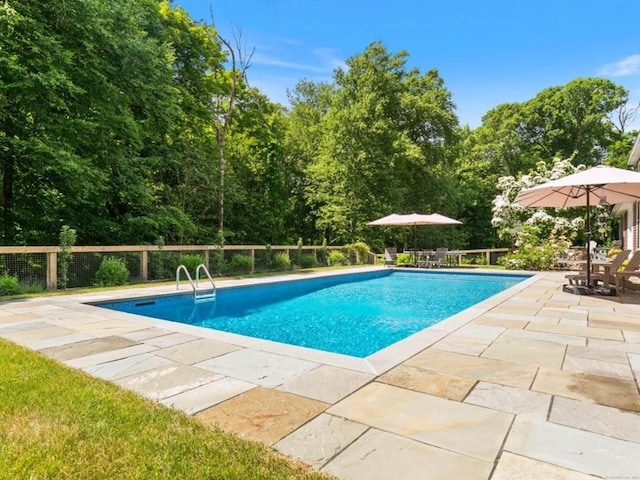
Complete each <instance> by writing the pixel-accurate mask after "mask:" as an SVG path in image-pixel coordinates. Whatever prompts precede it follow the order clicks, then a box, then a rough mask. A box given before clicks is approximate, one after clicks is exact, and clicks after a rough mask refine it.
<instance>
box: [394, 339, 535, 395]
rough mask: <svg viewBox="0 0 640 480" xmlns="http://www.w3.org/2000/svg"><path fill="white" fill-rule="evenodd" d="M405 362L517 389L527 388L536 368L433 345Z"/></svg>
mask: <svg viewBox="0 0 640 480" xmlns="http://www.w3.org/2000/svg"><path fill="white" fill-rule="evenodd" d="M405 365H410V366H414V367H418V368H423V369H426V370H432V371H435V372H441V373H446V374H449V375H456V376H459V377H465V378H471V379H475V380H485V381H487V382H494V383H501V384H503V385H510V386H512V387H518V388H529V387H530V385H531V383H532V382H533V379H534V377H535V375H536V371H537V367H536V366H534V365H520V364H517V363H513V362H505V361H502V360H493V359H491V358H482V357H475V356H472V355H463V354H460V353H451V352H445V351H441V350H437V349H435V348H428V349H426V350H424V351H422V352H421V353H419V354H418V355H416V356H415V357H413V358H410V359H409V360H407V361H406V362H405Z"/></svg>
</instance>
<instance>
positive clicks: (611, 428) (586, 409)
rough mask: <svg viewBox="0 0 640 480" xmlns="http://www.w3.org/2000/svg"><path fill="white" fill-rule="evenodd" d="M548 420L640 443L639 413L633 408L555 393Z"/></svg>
mask: <svg viewBox="0 0 640 480" xmlns="http://www.w3.org/2000/svg"><path fill="white" fill-rule="evenodd" d="M549 421H550V422H554V423H558V424H561V425H566V426H567V427H574V428H579V429H581V430H586V431H588V432H593V433H600V434H602V435H606V436H608V437H614V438H618V439H620V440H628V441H630V442H636V443H638V444H640V415H638V414H637V413H634V412H626V411H623V410H619V409H617V408H612V407H605V406H603V405H597V404H594V403H586V402H581V401H579V400H573V399H570V398H563V397H555V398H554V401H553V406H552V407H551V413H550V414H549Z"/></svg>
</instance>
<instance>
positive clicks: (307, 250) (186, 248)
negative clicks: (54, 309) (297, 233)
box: [0, 245, 508, 290]
mask: <svg viewBox="0 0 640 480" xmlns="http://www.w3.org/2000/svg"><path fill="white" fill-rule="evenodd" d="M342 248H343V247H342V246H327V247H326V251H327V253H328V252H330V251H334V250H338V251H339V250H341V249H342ZM69 250H70V251H71V253H72V255H73V257H72V260H71V262H70V264H69V266H68V279H67V283H66V285H59V277H58V273H59V267H60V263H59V257H58V254H59V253H60V252H61V248H60V247H57V246H31V247H26V246H11V247H8V246H0V275H2V274H4V273H8V274H9V275H13V276H16V277H18V280H19V281H20V283H22V284H26V285H34V286H35V287H38V286H39V287H40V288H41V289H42V288H46V289H48V290H57V289H58V287H59V286H61V287H69V288H73V287H87V286H91V285H93V284H94V278H95V274H96V272H97V271H98V268H99V267H100V264H101V262H102V260H103V259H104V258H105V257H108V256H112V257H117V258H120V259H121V260H123V261H124V262H125V264H126V266H127V269H128V270H129V272H130V278H129V280H130V281H135V282H149V281H156V280H169V279H171V278H173V277H174V276H175V270H176V268H177V266H178V265H179V261H180V257H181V256H182V255H199V256H201V258H202V263H204V264H205V265H206V266H207V268H208V269H209V270H210V271H211V272H212V273H220V271H219V270H217V268H220V265H224V264H225V263H226V264H230V263H231V262H232V260H233V256H234V255H237V254H245V255H248V256H249V257H250V258H251V266H250V271H251V272H253V271H257V270H268V269H269V268H270V267H269V265H270V261H271V257H270V256H269V254H271V255H275V254H277V253H279V252H283V253H287V254H288V255H290V256H291V254H292V252H296V253H298V252H299V253H301V254H302V255H313V259H314V260H315V262H316V263H320V262H319V258H318V252H320V251H321V250H323V247H321V246H303V247H302V248H299V247H298V246H296V245H272V246H265V245H225V246H224V247H220V246H218V245H162V246H158V245H125V246H74V247H71V248H70V249H69ZM461 252H464V255H465V257H466V258H467V259H478V258H480V259H482V260H481V262H482V263H483V264H485V265H490V264H495V263H496V262H497V258H498V257H499V256H501V255H504V254H505V253H507V252H508V249H506V248H493V249H476V250H462V251H461ZM212 257H213V258H214V262H213V263H215V265H212ZM365 261H366V262H369V263H375V261H376V255H374V254H370V255H369V258H368V259H367V260H365Z"/></svg>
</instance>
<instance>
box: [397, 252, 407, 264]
mask: <svg viewBox="0 0 640 480" xmlns="http://www.w3.org/2000/svg"><path fill="white" fill-rule="evenodd" d="M410 263H411V254H409V253H399V254H398V255H396V265H409V264H410Z"/></svg>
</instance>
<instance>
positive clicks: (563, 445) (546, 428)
mask: <svg viewBox="0 0 640 480" xmlns="http://www.w3.org/2000/svg"><path fill="white" fill-rule="evenodd" d="M504 448H505V450H506V451H508V452H512V453H516V454H519V455H522V456H525V457H530V458H533V459H536V460H540V461H543V462H548V463H551V464H554V465H558V466H561V467H565V468H568V469H571V470H575V471H578V472H582V473H585V474H590V475H596V476H601V477H604V478H635V477H638V476H640V462H639V460H640V444H637V443H632V442H626V441H623V440H618V439H615V438H610V437H607V436H604V435H598V434H595V433H591V432H585V431H582V430H578V429H575V428H570V427H565V426H563V425H556V424H554V423H550V422H542V421H534V420H530V419H522V418H516V420H515V422H514V425H513V428H512V429H511V433H510V434H509V438H508V439H507V442H506V444H505V446H504Z"/></svg>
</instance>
